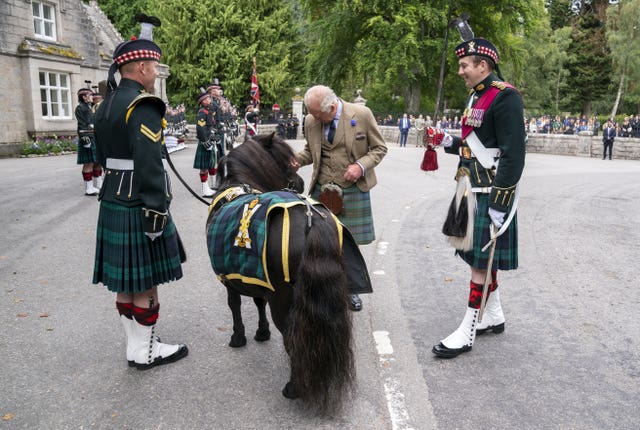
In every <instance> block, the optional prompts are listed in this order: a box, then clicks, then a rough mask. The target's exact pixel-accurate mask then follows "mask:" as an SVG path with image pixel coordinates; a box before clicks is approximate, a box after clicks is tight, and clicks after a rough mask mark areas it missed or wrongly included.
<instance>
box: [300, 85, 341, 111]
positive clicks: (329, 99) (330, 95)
mask: <svg viewBox="0 0 640 430" xmlns="http://www.w3.org/2000/svg"><path fill="white" fill-rule="evenodd" d="M310 99H316V100H320V110H321V111H322V112H330V111H331V108H330V106H331V105H332V104H333V103H334V102H335V101H337V100H338V96H336V93H334V92H333V90H332V89H331V88H329V87H327V86H325V85H315V86H313V87H311V88H309V89H308V90H307V92H306V93H305V94H304V104H305V106H307V107H309V101H310Z"/></svg>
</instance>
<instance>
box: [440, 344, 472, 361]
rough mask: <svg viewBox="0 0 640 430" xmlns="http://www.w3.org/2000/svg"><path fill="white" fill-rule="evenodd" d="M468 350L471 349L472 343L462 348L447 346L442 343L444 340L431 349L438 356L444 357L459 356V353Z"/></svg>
mask: <svg viewBox="0 0 640 430" xmlns="http://www.w3.org/2000/svg"><path fill="white" fill-rule="evenodd" d="M467 351H471V345H465V346H463V347H462V348H447V347H446V346H444V345H443V344H442V342H440V343H439V344H437V345H436V346H434V347H433V349H431V352H433V353H434V354H435V355H437V356H438V357H442V358H453V357H457V356H458V355H460V354H462V353H463V352H467Z"/></svg>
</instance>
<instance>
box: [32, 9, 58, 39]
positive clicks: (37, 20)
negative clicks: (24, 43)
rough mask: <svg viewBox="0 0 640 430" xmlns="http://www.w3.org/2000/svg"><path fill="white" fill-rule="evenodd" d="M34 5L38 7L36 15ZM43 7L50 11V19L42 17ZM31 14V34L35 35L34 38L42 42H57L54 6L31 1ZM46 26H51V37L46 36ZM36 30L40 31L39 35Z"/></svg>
mask: <svg viewBox="0 0 640 430" xmlns="http://www.w3.org/2000/svg"><path fill="white" fill-rule="evenodd" d="M36 5H37V6H38V15H36V14H35V13H34V7H35V6H36ZM45 7H47V8H49V9H51V18H45V17H44V9H45ZM31 13H32V14H33V34H34V35H35V37H37V38H39V39H43V40H51V41H57V40H58V29H57V20H56V5H55V4H53V3H48V2H44V1H39V0H33V1H32V2H31ZM47 24H49V25H50V26H51V33H52V35H51V36H49V35H47V34H46V28H47ZM38 29H40V33H39V32H38V31H37V30H38Z"/></svg>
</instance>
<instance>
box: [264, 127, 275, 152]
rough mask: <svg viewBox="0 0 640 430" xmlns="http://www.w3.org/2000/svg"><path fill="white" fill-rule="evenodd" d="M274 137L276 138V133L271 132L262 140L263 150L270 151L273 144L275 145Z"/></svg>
mask: <svg viewBox="0 0 640 430" xmlns="http://www.w3.org/2000/svg"><path fill="white" fill-rule="evenodd" d="M275 136H276V132H275V131H273V132H271V133H269V134H268V135H267V136H265V137H266V139H265V140H264V148H265V149H271V148H273V144H274V143H275Z"/></svg>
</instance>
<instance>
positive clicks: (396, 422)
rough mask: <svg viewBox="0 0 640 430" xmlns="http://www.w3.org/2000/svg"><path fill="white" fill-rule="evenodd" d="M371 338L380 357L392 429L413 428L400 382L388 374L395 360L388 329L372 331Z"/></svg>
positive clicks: (403, 429) (406, 429) (408, 429)
mask: <svg viewBox="0 0 640 430" xmlns="http://www.w3.org/2000/svg"><path fill="white" fill-rule="evenodd" d="M373 339H374V340H375V342H376V349H377V350H378V355H379V357H380V363H381V369H382V374H383V375H384V376H385V378H384V393H385V396H386V398H387V408H388V409H389V416H390V417H391V426H392V429H393V430H413V427H411V425H410V423H409V421H410V418H409V412H408V411H407V407H406V405H405V402H404V394H403V393H402V390H401V386H400V383H399V382H398V380H397V379H396V378H394V377H393V376H391V375H390V373H391V371H390V368H391V365H392V363H393V362H394V361H395V358H394V357H393V346H392V345H391V339H390V338H389V332H388V331H374V332H373Z"/></svg>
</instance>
